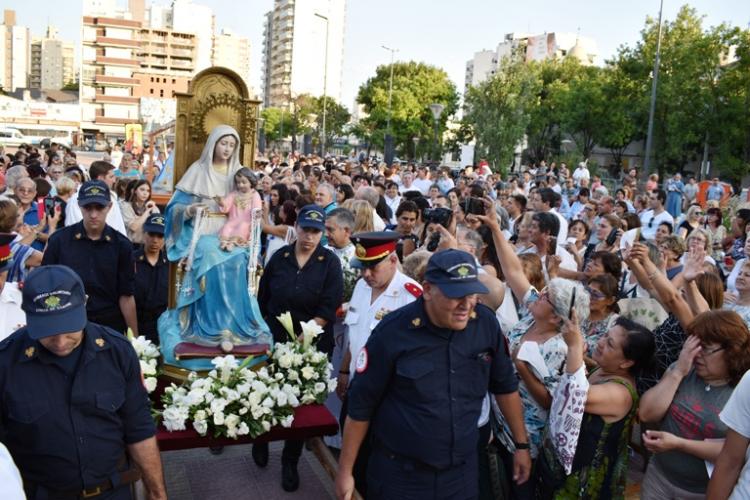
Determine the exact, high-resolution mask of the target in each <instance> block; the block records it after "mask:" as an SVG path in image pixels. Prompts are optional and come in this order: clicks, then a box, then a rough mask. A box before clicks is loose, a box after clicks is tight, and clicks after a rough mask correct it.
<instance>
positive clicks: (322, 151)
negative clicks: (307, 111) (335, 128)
mask: <svg viewBox="0 0 750 500" xmlns="http://www.w3.org/2000/svg"><path fill="white" fill-rule="evenodd" d="M315 16H316V17H319V18H321V19H322V20H324V21H325V22H326V54H325V62H324V63H323V66H324V68H323V127H322V129H323V133H322V135H323V137H322V138H321V145H320V154H321V156H323V155H325V152H326V108H327V107H328V97H326V95H327V93H328V18H327V17H326V16H324V15H322V14H318V13H317V12H316V13H315Z"/></svg>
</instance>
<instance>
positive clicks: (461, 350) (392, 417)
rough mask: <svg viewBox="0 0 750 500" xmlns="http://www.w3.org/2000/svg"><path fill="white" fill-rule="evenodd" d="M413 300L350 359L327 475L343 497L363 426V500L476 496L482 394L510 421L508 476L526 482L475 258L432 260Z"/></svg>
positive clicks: (503, 358) (495, 329)
mask: <svg viewBox="0 0 750 500" xmlns="http://www.w3.org/2000/svg"><path fill="white" fill-rule="evenodd" d="M422 286H423V295H422V298H420V299H418V300H416V301H415V302H412V303H411V304H408V305H406V306H404V307H402V308H400V309H398V310H396V311H394V312H392V313H391V314H389V315H388V316H386V317H385V318H384V319H383V320H382V321H381V322H380V323H379V324H378V326H377V327H376V328H375V330H374V331H373V332H372V334H371V335H370V338H369V340H368V341H367V344H366V345H365V347H364V348H363V349H362V350H361V351H360V352H359V354H358V355H357V360H356V363H355V367H356V368H355V369H356V372H357V376H356V377H354V380H353V382H352V384H351V387H350V388H349V393H348V404H349V407H348V417H347V419H346V425H345V426H344V439H343V445H342V450H341V457H340V460H339V470H338V474H337V477H336V493H337V496H338V498H342V499H348V498H351V495H352V492H353V490H354V479H353V477H352V467H353V464H354V461H355V459H356V456H357V451H358V449H359V447H360V446H361V444H362V440H363V439H364V437H365V435H366V433H367V431H368V429H369V430H370V432H371V435H372V441H371V445H372V453H371V455H370V459H369V464H368V482H367V494H368V499H370V498H375V499H381V498H382V499H412V498H413V499H422V498H433V499H469V498H476V497H477V495H478V484H479V476H478V469H477V451H476V447H477V441H478V434H477V432H478V431H477V421H478V420H479V414H480V411H481V407H482V400H483V399H484V396H485V394H486V393H487V392H488V391H489V392H491V393H493V394H494V395H495V398H496V400H497V402H498V404H499V406H500V409H501V410H502V411H503V414H504V415H505V417H506V419H507V420H508V422H512V423H511V424H510V425H511V427H512V432H513V437H514V440H515V441H516V442H517V445H516V448H517V451H516V453H515V455H514V479H515V480H516V481H517V482H519V483H523V482H525V481H526V480H528V477H529V471H530V467H531V457H530V456H529V451H528V442H527V437H526V429H525V427H524V423H523V409H522V406H521V399H520V397H519V395H518V390H517V389H518V381H517V379H516V376H515V374H514V372H513V367H512V362H511V360H510V357H509V356H508V353H507V350H506V348H505V341H504V338H503V334H502V332H501V331H500V326H499V325H498V323H497V319H496V318H495V313H494V312H493V311H492V310H490V309H489V308H487V307H486V306H484V305H482V304H478V303H477V294H480V293H487V289H486V288H485V286H484V285H482V284H481V283H480V282H479V279H478V277H477V268H476V264H475V258H474V257H472V256H471V255H469V254H468V253H466V252H463V251H460V250H444V251H441V252H438V253H436V254H434V255H433V256H432V257H431V258H430V260H429V262H428V264H427V270H426V272H425V277H424V283H423V285H422Z"/></svg>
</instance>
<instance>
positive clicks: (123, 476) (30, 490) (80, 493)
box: [24, 468, 141, 500]
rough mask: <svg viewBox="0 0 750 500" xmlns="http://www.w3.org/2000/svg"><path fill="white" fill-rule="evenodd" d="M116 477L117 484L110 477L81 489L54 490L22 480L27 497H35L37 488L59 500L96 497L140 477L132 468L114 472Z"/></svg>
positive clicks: (136, 470) (139, 473)
mask: <svg viewBox="0 0 750 500" xmlns="http://www.w3.org/2000/svg"><path fill="white" fill-rule="evenodd" d="M116 474H117V477H118V481H117V484H116V485H115V484H113V483H112V480H111V479H105V480H104V481H102V482H101V483H99V484H97V485H94V486H89V487H88V488H85V489H83V490H54V489H51V488H47V487H46V486H43V485H41V484H39V483H32V482H30V481H24V489H25V490H26V493H27V494H28V495H29V498H35V497H36V492H37V490H39V489H43V490H45V491H47V492H48V493H49V494H50V495H51V496H52V497H53V498H56V499H60V500H78V499H81V498H96V497H98V496H99V495H101V494H102V493H106V492H107V491H110V490H113V489H114V488H119V487H120V486H123V485H126V484H130V483H134V482H136V481H138V480H139V479H140V478H141V471H139V470H138V469H135V468H132V469H128V470H126V471H122V472H118V473H116Z"/></svg>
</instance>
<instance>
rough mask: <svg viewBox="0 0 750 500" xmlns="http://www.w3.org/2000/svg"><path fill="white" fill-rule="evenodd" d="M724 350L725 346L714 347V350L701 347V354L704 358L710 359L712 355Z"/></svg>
mask: <svg viewBox="0 0 750 500" xmlns="http://www.w3.org/2000/svg"><path fill="white" fill-rule="evenodd" d="M723 349H724V346H719V347H714V348H713V349H706V347H705V346H703V345H701V352H700V353H699V354H701V355H702V356H703V357H704V358H707V357H709V356H710V355H712V354H714V353H717V352H719V351H721V350H723Z"/></svg>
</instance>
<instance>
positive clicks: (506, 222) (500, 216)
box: [492, 201, 510, 231]
mask: <svg viewBox="0 0 750 500" xmlns="http://www.w3.org/2000/svg"><path fill="white" fill-rule="evenodd" d="M492 206H494V207H495V213H496V214H497V220H498V221H499V222H500V229H502V230H503V231H504V230H506V229H510V216H509V215H508V211H507V210H505V207H503V206H502V205H501V204H500V203H498V202H497V201H495V202H493V203H492Z"/></svg>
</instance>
